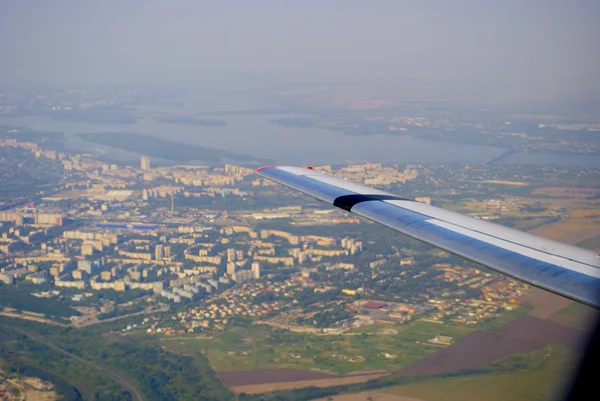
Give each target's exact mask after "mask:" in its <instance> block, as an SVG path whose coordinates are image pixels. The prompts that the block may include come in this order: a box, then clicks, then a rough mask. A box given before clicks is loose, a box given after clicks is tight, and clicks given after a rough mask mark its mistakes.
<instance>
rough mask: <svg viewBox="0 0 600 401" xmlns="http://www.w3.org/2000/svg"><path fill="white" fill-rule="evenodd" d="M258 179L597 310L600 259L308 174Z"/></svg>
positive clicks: (263, 171) (274, 172)
mask: <svg viewBox="0 0 600 401" xmlns="http://www.w3.org/2000/svg"><path fill="white" fill-rule="evenodd" d="M256 174H258V175H259V176H261V177H264V178H267V179H269V180H272V181H275V182H277V183H280V184H283V185H285V186H287V187H290V188H292V189H295V190H297V191H300V192H303V193H305V194H307V195H310V196H312V197H313V198H316V199H318V200H320V201H324V202H327V203H329V204H332V205H334V206H336V207H338V208H341V209H344V210H346V211H348V212H352V213H355V214H357V215H359V216H361V217H364V218H366V219H368V220H371V221H374V222H376V223H379V224H382V225H384V226H387V227H389V228H391V229H393V230H396V231H399V232H401V233H403V234H406V235H408V236H410V237H413V238H416V239H418V240H420V241H423V242H425V243H427V244H430V245H433V246H435V247H438V248H441V249H443V250H446V251H448V252H451V253H453V254H456V255H458V256H461V257H463V258H465V259H468V260H471V261H473V262H475V263H478V264H480V265H483V266H487V267H489V268H491V269H493V270H495V271H498V272H500V273H503V274H506V275H507V276H510V277H513V278H515V279H517V280H520V281H523V282H525V283H528V284H531V285H534V286H536V287H539V288H542V289H545V290H548V291H551V292H554V293H556V294H559V295H562V296H565V297H567V298H570V299H573V300H575V301H578V302H582V303H584V304H587V305H590V306H592V307H595V308H598V309H600V255H598V254H596V253H595V252H592V251H588V250H585V249H581V248H578V247H575V246H571V245H566V244H563V243H560V242H556V241H552V240H548V239H544V238H540V237H537V236H535V235H532V234H528V233H525V232H522V231H518V230H514V229H512V228H508V227H505V226H501V225H498V224H493V223H490V222H487V221H483V220H479V219H476V218H474V217H470V216H465V215H463V214H460V213H455V212H451V211H449V210H445V209H441V208H439V207H435V206H431V205H427V204H425V203H420V202H416V201H414V200H410V199H407V198H403V197H401V196H398V195H394V194H391V193H389V192H384V191H380V190H378V189H374V188H371V187H368V186H366V185H362V184H358V183H354V182H351V181H347V180H344V179H340V178H336V177H334V176H332V175H329V174H325V173H323V172H320V171H317V170H313V169H312V168H310V167H308V168H303V167H291V166H278V167H262V168H259V169H258V170H256Z"/></svg>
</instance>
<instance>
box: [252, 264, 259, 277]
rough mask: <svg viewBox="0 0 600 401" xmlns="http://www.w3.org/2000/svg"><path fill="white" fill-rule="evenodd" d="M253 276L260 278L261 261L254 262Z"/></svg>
mask: <svg viewBox="0 0 600 401" xmlns="http://www.w3.org/2000/svg"><path fill="white" fill-rule="evenodd" d="M252 278H253V279H255V280H257V279H259V278H260V263H258V262H252Z"/></svg>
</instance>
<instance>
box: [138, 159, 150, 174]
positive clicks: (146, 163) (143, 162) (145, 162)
mask: <svg viewBox="0 0 600 401" xmlns="http://www.w3.org/2000/svg"><path fill="white" fill-rule="evenodd" d="M140 168H141V169H142V170H144V171H148V170H150V159H149V158H148V157H146V156H142V158H141V159H140Z"/></svg>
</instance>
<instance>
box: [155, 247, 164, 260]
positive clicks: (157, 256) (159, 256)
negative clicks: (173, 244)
mask: <svg viewBox="0 0 600 401" xmlns="http://www.w3.org/2000/svg"><path fill="white" fill-rule="evenodd" d="M163 256H164V246H163V245H161V244H158V245H156V247H155V248H154V259H156V260H162V258H163Z"/></svg>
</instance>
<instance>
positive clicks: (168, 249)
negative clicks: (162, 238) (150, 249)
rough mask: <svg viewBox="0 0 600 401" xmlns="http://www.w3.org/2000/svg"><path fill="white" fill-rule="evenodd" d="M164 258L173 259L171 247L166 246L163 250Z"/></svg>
mask: <svg viewBox="0 0 600 401" xmlns="http://www.w3.org/2000/svg"><path fill="white" fill-rule="evenodd" d="M163 256H164V257H165V258H170V257H171V247H170V246H165V247H164V248H163Z"/></svg>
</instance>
